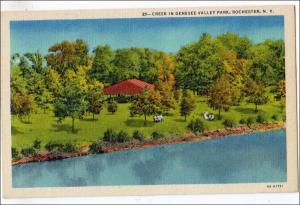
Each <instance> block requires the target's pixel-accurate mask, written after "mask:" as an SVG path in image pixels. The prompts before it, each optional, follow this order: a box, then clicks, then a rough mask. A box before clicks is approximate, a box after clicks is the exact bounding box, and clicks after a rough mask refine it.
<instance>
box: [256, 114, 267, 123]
mask: <svg viewBox="0 0 300 205" xmlns="http://www.w3.org/2000/svg"><path fill="white" fill-rule="evenodd" d="M267 121H268V120H267V117H266V116H265V115H262V114H258V115H257V117H256V122H257V123H261V124H262V123H266V122H267Z"/></svg>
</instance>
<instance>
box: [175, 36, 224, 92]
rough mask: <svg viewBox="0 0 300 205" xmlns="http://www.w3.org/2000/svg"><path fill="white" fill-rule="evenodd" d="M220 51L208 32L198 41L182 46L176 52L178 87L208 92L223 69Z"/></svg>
mask: <svg viewBox="0 0 300 205" xmlns="http://www.w3.org/2000/svg"><path fill="white" fill-rule="evenodd" d="M218 51H219V46H218V44H217V43H216V41H215V40H214V39H213V38H212V37H211V36H210V35H209V34H207V33H205V34H203V35H202V36H201V37H200V39H199V40H198V41H197V42H195V43H192V44H190V45H187V46H184V47H182V48H181V49H180V50H179V51H178V53H177V54H176V62H177V66H176V72H175V76H176V83H177V85H176V87H177V88H178V87H179V86H180V87H182V88H184V89H190V90H192V91H194V92H197V94H202V95H204V94H207V91H208V88H209V87H210V86H211V84H213V82H214V81H215V80H216V79H217V78H218V77H219V76H220V74H221V73H222V71H223V64H222V62H221V61H220V57H219V54H218Z"/></svg>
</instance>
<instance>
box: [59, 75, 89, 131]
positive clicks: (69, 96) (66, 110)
mask: <svg viewBox="0 0 300 205" xmlns="http://www.w3.org/2000/svg"><path fill="white" fill-rule="evenodd" d="M86 110H87V102H86V100H85V93H84V91H83V89H82V87H81V85H80V84H78V82H77V81H76V80H69V81H67V82H66V84H65V86H64V87H63V88H62V90H61V93H60V95H59V96H58V97H57V98H56V99H55V103H54V114H55V117H58V120H59V122H61V121H62V120H63V119H64V118H66V117H70V118H71V119H72V131H74V121H75V119H76V118H82V116H83V115H84V113H85V111H86Z"/></svg>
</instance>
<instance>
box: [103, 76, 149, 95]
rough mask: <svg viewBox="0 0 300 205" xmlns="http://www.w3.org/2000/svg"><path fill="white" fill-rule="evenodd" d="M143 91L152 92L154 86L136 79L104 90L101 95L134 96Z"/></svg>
mask: <svg viewBox="0 0 300 205" xmlns="http://www.w3.org/2000/svg"><path fill="white" fill-rule="evenodd" d="M144 89H149V90H154V85H152V84H149V83H146V82H144V81H141V80H137V79H129V80H124V81H121V82H118V83H116V84H114V85H112V86H109V87H107V88H104V90H103V93H104V94H105V95H117V94H121V95H135V94H140V93H142V92H143V91H144Z"/></svg>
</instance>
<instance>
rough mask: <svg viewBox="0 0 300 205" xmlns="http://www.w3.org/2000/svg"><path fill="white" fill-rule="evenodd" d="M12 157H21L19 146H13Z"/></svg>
mask: <svg viewBox="0 0 300 205" xmlns="http://www.w3.org/2000/svg"><path fill="white" fill-rule="evenodd" d="M11 157H12V158H13V159H19V158H20V153H19V150H18V149H17V148H14V147H12V148H11Z"/></svg>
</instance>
